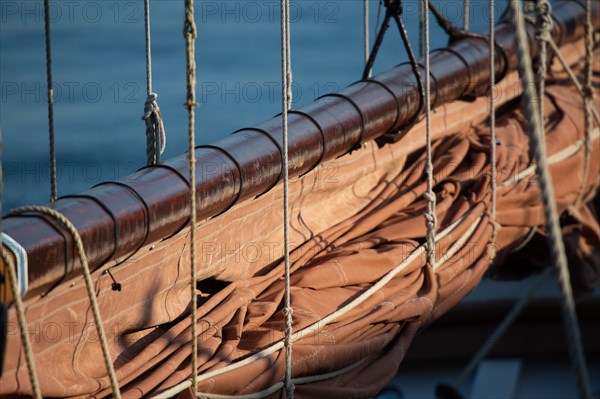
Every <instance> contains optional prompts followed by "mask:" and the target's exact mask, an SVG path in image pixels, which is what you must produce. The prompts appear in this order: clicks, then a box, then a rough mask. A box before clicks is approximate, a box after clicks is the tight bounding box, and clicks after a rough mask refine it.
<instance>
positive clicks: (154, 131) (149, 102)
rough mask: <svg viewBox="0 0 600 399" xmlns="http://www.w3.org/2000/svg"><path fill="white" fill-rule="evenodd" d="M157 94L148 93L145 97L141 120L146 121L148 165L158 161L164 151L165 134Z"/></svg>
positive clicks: (165, 143)
mask: <svg viewBox="0 0 600 399" xmlns="http://www.w3.org/2000/svg"><path fill="white" fill-rule="evenodd" d="M157 99H158V95H157V94H156V93H150V94H149V95H148V97H147V98H146V104H145V106H144V115H143V116H142V120H143V121H145V122H146V158H147V163H148V165H155V164H157V163H159V162H160V156H161V154H162V153H163V152H164V151H165V147H166V145H167V136H166V134H165V126H164V124H163V120H162V114H161V113H160V108H159V107H158V103H157V102H156V100H157Z"/></svg>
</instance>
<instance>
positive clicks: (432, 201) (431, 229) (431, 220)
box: [421, 0, 437, 267]
mask: <svg viewBox="0 0 600 399" xmlns="http://www.w3.org/2000/svg"><path fill="white" fill-rule="evenodd" d="M421 2H422V3H424V5H423V7H424V13H423V20H424V28H425V29H424V30H425V120H426V138H425V139H426V142H427V143H426V151H427V165H426V171H425V172H426V174H427V191H426V192H425V194H424V197H425V199H426V200H427V209H426V211H425V224H426V226H427V262H428V263H429V265H430V266H432V267H433V265H435V252H436V251H435V228H436V226H437V217H436V215H435V207H436V196H435V193H434V192H433V185H434V181H433V154H432V148H431V74H430V70H431V66H430V59H429V58H430V57H429V46H430V40H429V2H428V0H421Z"/></svg>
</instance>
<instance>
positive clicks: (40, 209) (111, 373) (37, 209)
mask: <svg viewBox="0 0 600 399" xmlns="http://www.w3.org/2000/svg"><path fill="white" fill-rule="evenodd" d="M24 213H41V214H44V215H48V216H50V217H52V218H54V219H56V220H57V221H58V222H60V223H61V224H62V225H63V226H64V227H65V228H66V229H67V231H68V232H69V234H70V235H71V237H72V238H73V241H74V243H75V249H76V250H77V255H78V257H79V262H80V263H81V269H82V270H83V277H84V281H85V287H86V288H87V294H88V298H89V300H90V305H91V307H92V314H93V316H94V322H95V324H96V332H97V333H98V338H99V341H100V346H101V348H102V356H103V357H104V363H105V365H106V370H107V372H108V377H109V379H110V384H111V386H112V389H113V395H114V397H115V398H117V399H121V390H120V389H119V382H118V381H117V374H116V373H115V368H114V366H113V363H112V359H111V357H110V351H109V349H108V341H107V339H106V334H105V332H104V324H103V323H102V317H101V316H100V307H99V306H98V299H97V298H96V293H95V292H94V282H93V281H92V274H91V272H90V267H89V265H88V261H87V257H86V255H85V249H84V247H83V242H82V241H81V236H80V235H79V232H78V231H77V229H76V228H75V226H74V225H73V223H71V221H70V220H69V219H67V218H66V217H65V216H64V215H63V214H62V213H60V212H58V211H56V210H55V209H52V208H48V207H45V206H24V207H21V208H17V209H14V210H12V211H10V212H9V213H8V216H17V215H22V214H24ZM65 255H66V254H65Z"/></svg>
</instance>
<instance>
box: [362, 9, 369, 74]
mask: <svg viewBox="0 0 600 399" xmlns="http://www.w3.org/2000/svg"><path fill="white" fill-rule="evenodd" d="M363 18H364V20H363V30H364V51H365V65H367V62H369V0H363ZM369 77H371V74H370V71H369Z"/></svg>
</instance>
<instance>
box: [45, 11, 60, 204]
mask: <svg viewBox="0 0 600 399" xmlns="http://www.w3.org/2000/svg"><path fill="white" fill-rule="evenodd" d="M44 33H45V38H46V85H47V89H48V136H49V140H50V202H54V201H56V199H57V198H58V188H57V183H56V151H55V147H54V88H53V83H52V47H51V40H50V39H51V38H50V0H44Z"/></svg>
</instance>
